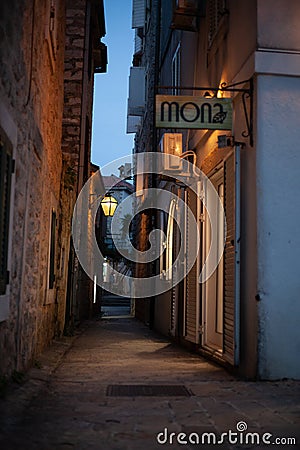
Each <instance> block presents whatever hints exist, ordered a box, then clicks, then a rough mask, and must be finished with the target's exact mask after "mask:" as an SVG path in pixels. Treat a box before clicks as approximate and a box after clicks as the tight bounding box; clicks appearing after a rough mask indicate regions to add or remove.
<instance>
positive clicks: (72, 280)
mask: <svg viewBox="0 0 300 450" xmlns="http://www.w3.org/2000/svg"><path fill="white" fill-rule="evenodd" d="M104 34H105V24H104V11H103V2H102V1H100V0H99V1H94V0H82V1H72V2H71V1H65V0H48V1H47V2H35V1H34V0H32V1H25V0H24V1H22V0H21V1H11V2H6V1H5V2H1V5H0V43H1V44H0V45H1V49H0V59H1V64H0V78H1V79H0V142H1V160H0V161H1V163H0V183H1V184H0V203H1V205H0V262H1V268H0V270H1V280H0V285H1V289H0V372H1V374H7V375H9V374H10V373H12V372H13V371H14V370H17V371H22V370H25V369H26V368H27V367H28V366H29V365H30V364H31V363H32V362H33V360H34V359H35V358H36V357H37V355H38V354H39V352H40V351H42V349H43V348H44V347H45V346H46V345H48V344H49V343H50V342H51V340H52V339H53V338H54V337H55V336H58V335H61V334H62V332H63V330H64V328H65V314H66V299H67V298H68V301H67V305H68V308H69V309H68V314H69V315H68V314H67V319H68V320H69V321H70V320H71V314H70V311H71V308H72V314H76V317H77V319H80V311H81V307H80V297H78V296H76V295H75V292H74V289H75V290H76V288H77V287H78V286H77V285H78V283H79V280H80V277H79V276H76V275H77V274H78V272H79V270H78V269H77V265H76V263H75V260H74V258H73V257H72V251H71V250H70V248H71V246H70V242H71V239H70V227H71V218H72V210H73V205H74V202H75V198H76V195H77V193H78V192H79V190H80V188H81V186H82V185H83V183H84V181H85V180H86V179H87V177H88V176H89V171H90V168H89V161H90V134H91V123H92V118H91V115H92V94H93V75H94V73H95V72H103V71H105V68H106V52H105V47H104V46H103V44H101V42H100V39H101V37H102V36H103V35H104ZM69 255H71V257H69ZM74 267H75V270H74ZM76 269H77V270H76ZM74 272H75V277H74V275H73V277H72V276H71V275H70V274H74ZM72 287H73V290H72ZM86 298H87V299H88V301H89V297H88V295H86ZM74 305H75V306H74ZM75 307H76V308H77V311H76V312H74V308H75ZM82 309H84V308H82ZM87 309H89V306H87Z"/></svg>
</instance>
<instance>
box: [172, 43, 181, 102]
mask: <svg viewBox="0 0 300 450" xmlns="http://www.w3.org/2000/svg"><path fill="white" fill-rule="evenodd" d="M180 59H181V58H180V43H179V44H178V46H177V48H176V50H175V53H174V56H173V59H172V86H174V87H177V86H180ZM172 94H173V95H179V94H180V90H179V89H175V88H174V89H173V92H172Z"/></svg>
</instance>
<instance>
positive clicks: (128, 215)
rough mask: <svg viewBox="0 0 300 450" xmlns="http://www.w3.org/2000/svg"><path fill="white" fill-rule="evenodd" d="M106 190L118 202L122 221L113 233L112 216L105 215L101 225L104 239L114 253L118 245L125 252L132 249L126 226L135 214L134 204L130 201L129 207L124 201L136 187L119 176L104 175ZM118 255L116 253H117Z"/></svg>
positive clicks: (107, 247)
mask: <svg viewBox="0 0 300 450" xmlns="http://www.w3.org/2000/svg"><path fill="white" fill-rule="evenodd" d="M102 179H103V183H104V187H105V190H106V191H107V192H109V193H110V194H111V195H112V196H113V197H114V198H115V199H116V200H117V202H118V206H117V209H118V214H119V217H120V222H119V226H118V230H117V232H115V233H114V234H112V230H111V222H112V219H113V218H112V217H103V218H102V220H103V222H102V223H103V225H102V226H101V230H100V231H101V232H102V239H103V243H104V244H105V247H106V249H107V250H108V251H112V252H113V253H114V252H115V251H116V245H117V246H118V247H119V248H120V249H122V250H123V251H124V252H125V253H126V252H129V251H130V247H129V245H128V242H127V241H126V239H125V237H126V233H125V227H126V225H127V224H130V222H131V219H132V216H133V204H132V202H129V203H128V204H127V207H125V206H124V203H123V205H122V202H123V201H124V200H125V199H126V198H127V197H129V196H130V195H131V194H132V193H133V192H134V187H133V185H132V184H131V183H129V182H128V181H126V180H124V179H122V178H119V177H117V176H116V175H111V176H103V177H102ZM115 256H116V255H115ZM128 256H129V255H128Z"/></svg>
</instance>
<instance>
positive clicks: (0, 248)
mask: <svg viewBox="0 0 300 450" xmlns="http://www.w3.org/2000/svg"><path fill="white" fill-rule="evenodd" d="M12 170H13V159H12V146H11V144H10V142H9V141H8V139H7V138H6V136H4V134H3V133H2V132H1V136H0V295H3V294H5V291H6V285H7V284H8V281H9V280H8V271H7V259H8V236H9V213H10V191H11V174H12Z"/></svg>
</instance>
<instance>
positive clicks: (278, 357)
mask: <svg viewBox="0 0 300 450" xmlns="http://www.w3.org/2000/svg"><path fill="white" fill-rule="evenodd" d="M257 86H258V92H257V167H256V171H257V252H258V292H259V295H260V299H261V300H260V302H259V304H258V306H259V344H258V352H259V367H258V371H259V376H260V377H262V378H268V379H277V378H282V377H291V378H300V362H299V352H300V333H299V320H300V151H299V150H300V133H299V131H300V78H299V77H289V76H274V75H266V74H263V75H259V76H258V78H257Z"/></svg>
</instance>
